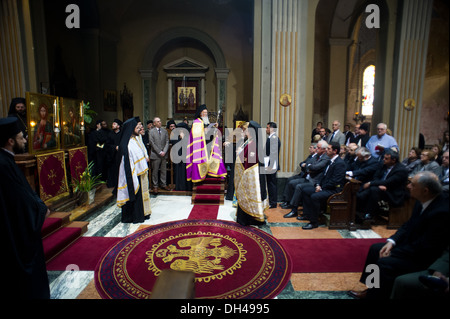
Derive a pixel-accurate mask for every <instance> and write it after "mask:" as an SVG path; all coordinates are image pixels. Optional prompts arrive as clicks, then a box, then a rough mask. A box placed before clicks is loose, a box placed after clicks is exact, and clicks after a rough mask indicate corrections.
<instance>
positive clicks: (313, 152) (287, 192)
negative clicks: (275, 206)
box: [281, 143, 317, 209]
mask: <svg viewBox="0 0 450 319" xmlns="http://www.w3.org/2000/svg"><path fill="white" fill-rule="evenodd" d="M316 156H317V143H311V145H310V146H309V155H308V157H307V158H305V159H304V160H303V161H302V162H301V163H300V164H299V165H298V166H300V173H299V174H297V175H294V176H291V177H289V178H288V179H287V181H286V186H285V187H284V192H283V203H282V204H281V207H282V208H284V209H286V208H289V201H290V199H291V198H292V193H293V192H294V189H295V186H296V185H297V184H298V183H301V182H304V181H305V177H306V176H307V174H308V173H307V171H306V167H307V165H308V164H310V163H313V162H314V161H315V160H316V159H317V157H316Z"/></svg>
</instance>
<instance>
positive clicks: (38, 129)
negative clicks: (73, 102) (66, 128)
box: [26, 92, 61, 154]
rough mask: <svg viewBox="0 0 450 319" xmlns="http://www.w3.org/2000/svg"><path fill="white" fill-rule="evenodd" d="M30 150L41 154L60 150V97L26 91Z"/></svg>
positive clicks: (32, 152) (31, 152)
mask: <svg viewBox="0 0 450 319" xmlns="http://www.w3.org/2000/svg"><path fill="white" fill-rule="evenodd" d="M26 101H27V122H28V123H27V125H28V132H29V133H28V152H29V153H30V154H40V153H46V152H49V151H55V150H59V149H60V147H61V142H60V137H59V132H60V118H59V99H58V97H57V96H53V95H45V94H39V93H30V92H26Z"/></svg>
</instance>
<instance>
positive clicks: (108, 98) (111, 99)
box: [103, 90, 117, 112]
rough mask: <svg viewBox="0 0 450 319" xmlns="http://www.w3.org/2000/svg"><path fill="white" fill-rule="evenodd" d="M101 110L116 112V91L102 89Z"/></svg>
mask: <svg viewBox="0 0 450 319" xmlns="http://www.w3.org/2000/svg"><path fill="white" fill-rule="evenodd" d="M103 111H106V112H117V91H115V90H104V91H103Z"/></svg>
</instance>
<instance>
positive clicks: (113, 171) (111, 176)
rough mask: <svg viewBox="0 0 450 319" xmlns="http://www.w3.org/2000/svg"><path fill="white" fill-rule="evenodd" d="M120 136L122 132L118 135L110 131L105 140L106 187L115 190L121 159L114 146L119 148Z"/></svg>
mask: <svg viewBox="0 0 450 319" xmlns="http://www.w3.org/2000/svg"><path fill="white" fill-rule="evenodd" d="M121 136H122V130H120V131H119V132H118V133H116V132H114V131H110V132H109V134H108V138H107V140H106V144H105V148H106V163H107V166H108V181H107V184H106V185H107V186H108V188H111V187H114V188H116V187H117V182H118V180H119V165H120V160H121V157H120V153H119V151H117V150H116V146H119V144H120V137H121ZM115 191H117V190H115Z"/></svg>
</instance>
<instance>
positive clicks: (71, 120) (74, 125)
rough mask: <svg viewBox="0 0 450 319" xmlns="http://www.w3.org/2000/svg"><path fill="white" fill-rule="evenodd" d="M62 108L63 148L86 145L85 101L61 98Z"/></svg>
mask: <svg viewBox="0 0 450 319" xmlns="http://www.w3.org/2000/svg"><path fill="white" fill-rule="evenodd" d="M59 101H60V107H61V143H62V147H63V148H65V149H67V148H72V147H80V146H83V145H84V134H83V133H84V131H83V127H84V121H83V101H82V100H75V99H68V98H62V97H61V98H59Z"/></svg>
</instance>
